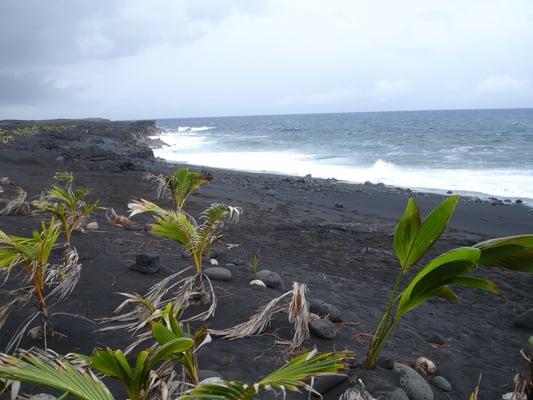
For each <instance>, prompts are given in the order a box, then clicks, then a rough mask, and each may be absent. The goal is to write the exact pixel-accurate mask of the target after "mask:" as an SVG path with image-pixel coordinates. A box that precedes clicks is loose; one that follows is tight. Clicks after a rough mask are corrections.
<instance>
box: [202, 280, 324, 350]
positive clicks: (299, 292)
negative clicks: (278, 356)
mask: <svg viewBox="0 0 533 400" xmlns="http://www.w3.org/2000/svg"><path fill="white" fill-rule="evenodd" d="M306 292H307V286H306V285H305V284H304V283H298V282H294V283H293V288H292V290H290V291H288V292H287V293H284V294H282V295H281V296H279V297H276V298H275V299H273V300H271V301H270V302H269V303H268V304H267V305H266V306H264V307H263V308H262V309H261V310H260V311H258V312H257V313H256V314H254V315H253V316H251V317H250V319H249V320H248V321H246V322H243V323H241V324H239V325H236V326H234V327H232V328H227V329H221V330H216V329H210V330H209V333H211V334H212V335H214V336H222V337H224V338H225V339H230V340H234V339H243V338H245V337H248V336H253V335H259V334H261V333H262V332H264V330H265V329H266V328H267V327H268V326H269V325H270V321H271V320H272V318H273V317H274V315H275V314H277V313H280V312H284V313H286V314H288V316H289V323H291V324H292V325H293V328H294V335H293V338H292V340H290V341H286V342H281V344H289V345H290V348H291V349H297V348H299V347H300V346H301V345H302V344H303V343H304V342H305V341H306V340H307V339H308V338H309V321H311V320H312V319H317V318H318V316H316V315H314V314H312V313H311V312H310V311H309V303H308V301H307V299H306V296H305V294H306Z"/></svg>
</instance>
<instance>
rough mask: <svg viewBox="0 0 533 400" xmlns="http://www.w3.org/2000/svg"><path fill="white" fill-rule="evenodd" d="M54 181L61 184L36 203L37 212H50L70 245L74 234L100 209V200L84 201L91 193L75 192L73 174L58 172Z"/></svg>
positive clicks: (85, 191) (54, 186) (85, 190)
mask: <svg viewBox="0 0 533 400" xmlns="http://www.w3.org/2000/svg"><path fill="white" fill-rule="evenodd" d="M54 179H55V180H56V181H57V182H58V183H63V186H61V185H60V184H54V185H52V188H51V189H50V190H49V191H48V193H46V194H45V195H44V196H43V197H42V198H41V199H40V200H38V201H37V202H36V203H35V206H36V208H37V210H36V211H37V212H48V213H50V214H52V215H53V216H55V217H56V218H57V219H58V220H59V221H60V223H61V226H62V228H63V232H64V233H65V237H66V241H67V244H70V242H71V239H72V233H73V232H74V231H79V230H82V229H83V225H84V224H85V223H86V222H87V219H88V216H89V214H91V213H92V212H94V211H96V210H97V209H98V200H96V201H95V202H94V203H87V202H85V201H84V200H83V199H84V198H85V197H86V196H87V194H88V193H89V191H88V190H87V189H78V190H74V189H73V187H72V185H73V183H74V176H73V175H72V173H71V172H58V173H56V174H55V175H54Z"/></svg>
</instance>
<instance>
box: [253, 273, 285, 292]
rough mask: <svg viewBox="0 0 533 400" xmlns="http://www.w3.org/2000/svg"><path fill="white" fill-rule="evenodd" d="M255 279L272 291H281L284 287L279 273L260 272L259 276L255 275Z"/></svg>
mask: <svg viewBox="0 0 533 400" xmlns="http://www.w3.org/2000/svg"><path fill="white" fill-rule="evenodd" d="M255 278H256V279H259V280H260V281H263V282H264V283H265V285H267V287H269V288H272V289H281V288H282V287H283V282H282V280H281V277H280V276H279V274H278V273H277V272H272V271H269V270H268V269H263V270H261V271H258V272H257V274H255Z"/></svg>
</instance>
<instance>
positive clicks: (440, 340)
mask: <svg viewBox="0 0 533 400" xmlns="http://www.w3.org/2000/svg"><path fill="white" fill-rule="evenodd" d="M426 340H427V341H428V343H433V344H438V345H443V344H445V343H446V339H445V338H444V337H442V336H441V335H440V334H438V333H436V332H435V333H432V334H431V335H429V336H428V337H427V338H426Z"/></svg>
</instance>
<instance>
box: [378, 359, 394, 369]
mask: <svg viewBox="0 0 533 400" xmlns="http://www.w3.org/2000/svg"><path fill="white" fill-rule="evenodd" d="M378 365H379V366H380V367H381V368H385V369H393V368H394V361H392V360H391V359H390V358H387V357H380V358H378Z"/></svg>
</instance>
